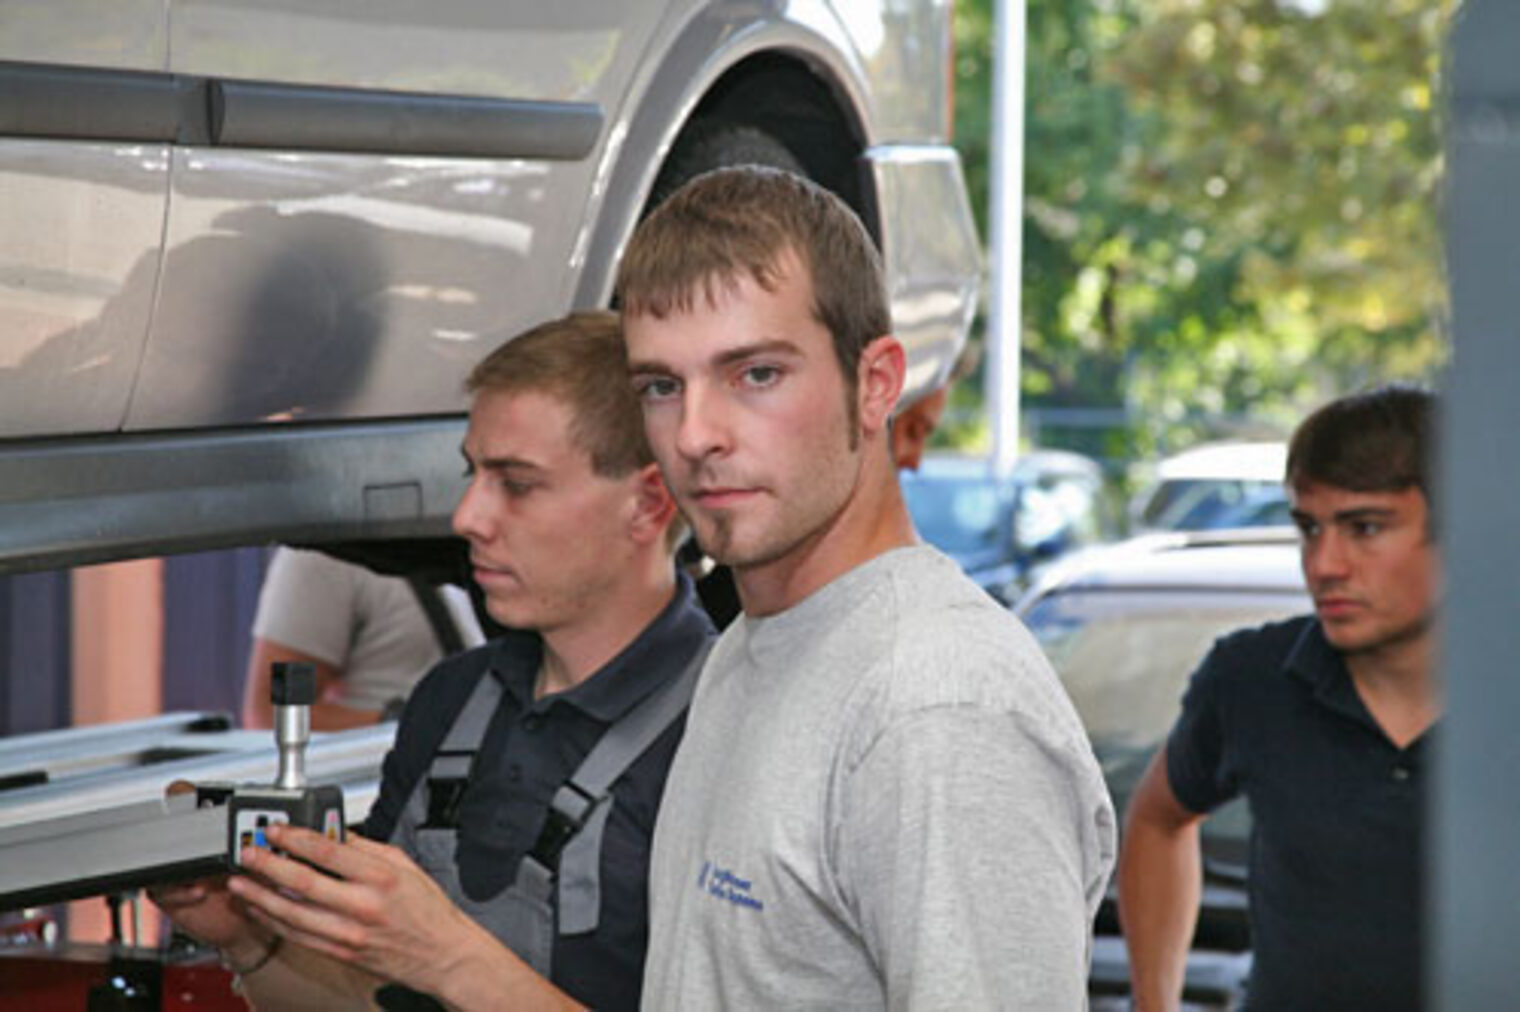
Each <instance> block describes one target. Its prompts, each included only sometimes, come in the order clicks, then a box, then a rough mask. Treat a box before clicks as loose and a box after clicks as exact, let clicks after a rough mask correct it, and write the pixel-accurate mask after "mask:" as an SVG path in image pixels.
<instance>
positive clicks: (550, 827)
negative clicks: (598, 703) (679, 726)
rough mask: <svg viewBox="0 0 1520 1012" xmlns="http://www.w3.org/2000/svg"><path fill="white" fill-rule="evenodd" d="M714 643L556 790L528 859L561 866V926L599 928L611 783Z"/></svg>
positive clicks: (655, 733) (686, 695)
mask: <svg viewBox="0 0 1520 1012" xmlns="http://www.w3.org/2000/svg"><path fill="white" fill-rule="evenodd" d="M712 643H713V641H712V640H705V641H704V642H703V643H702V646H701V647H699V648H698V649H697V652H696V653H695V654H694V655H693V656H692V658H691V660H690V661H688V662H687V664H686V667H685V669H684V670H682V672H681V673H680V674H679V675H677V676H676V677H675V678H673V679H671V680H670V681H669V682H667V683H665V684H664V685H663V686H661V687H660V688H658V689H656V690H655V691H654V692H653V693H651V694H650V696H649V697H648V698H647V699H645V700H644V701H643V702H641V703H640V704H639V705H638V706H637V707H635V708H634V709H633V710H632V711H631V712H629V713H627V714H625V715H624V716H623V718H622V719H621V720H619V721H618V722H617V723H615V724H613V725H612V726H611V727H609V728H608V729H607V730H606V732H605V733H603V735H602V737H601V739H600V740H599V741H597V743H596V746H595V747H594V748H592V750H591V752H590V753H589V754H588V755H587V756H586V758H585V759H584V760H583V761H582V762H581V764H580V766H579V767H578V768H577V769H576V771H575V772H574V773H573V774H571V776H570V779H569V780H568V781H566V782H565V784H564V785H563V786H561V787H560V789H559V790H558V792H556V793H555V795H554V800H553V802H552V803H551V805H550V807H549V815H548V818H547V819H546V820H545V822H544V829H543V831H542V832H541V833H540V834H539V838H538V843H537V844H535V845H534V847H533V852H532V853H531V854H529V855H528V857H526V858H524V860H525V861H527V860H533V861H536V862H537V863H539V864H541V865H543V866H544V867H545V868H547V869H550V870H557V871H558V903H557V904H556V907H557V909H558V913H559V931H560V934H565V935H573V934H581V933H583V932H587V931H593V930H595V928H596V926H597V922H598V920H599V915H600V911H601V854H602V832H603V830H604V829H605V828H606V825H607V815H608V813H609V812H610V811H611V809H612V804H611V796H610V794H609V790H610V788H611V787H612V785H613V784H614V783H615V782H616V781H617V779H618V778H619V777H621V776H622V775H623V773H624V772H625V771H627V769H628V768H629V767H630V766H632V765H633V764H634V763H635V762H636V761H638V758H639V757H640V756H641V755H643V754H644V753H645V752H646V751H648V750H649V746H651V745H653V744H654V742H655V739H657V738H658V737H660V735H661V734H663V733H664V732H665V730H666V729H667V728H669V727H670V726H671V725H672V724H673V723H675V721H676V719H677V718H679V717H680V716H681V713H682V712H683V711H684V710H685V709H686V707H687V705H688V704H689V703H690V702H691V695H692V692H693V691H694V690H695V689H696V685H697V676H698V675H700V674H701V672H702V664H703V662H705V661H706V660H707V654H708V651H709V650H710V649H711V648H712Z"/></svg>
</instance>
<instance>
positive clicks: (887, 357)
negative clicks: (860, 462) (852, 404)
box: [856, 334, 907, 435]
mask: <svg viewBox="0 0 1520 1012" xmlns="http://www.w3.org/2000/svg"><path fill="white" fill-rule="evenodd" d="M906 375H907V358H906V356H905V355H904V354H903V347H902V344H901V342H899V341H898V340H897V338H895V337H893V336H892V335H890V334H885V335H883V336H881V337H878V338H876V339H875V340H874V341H872V342H871V343H870V344H868V345H866V346H865V348H863V349H862V350H861V352H860V364H859V366H858V367H857V369H856V397H857V398H858V407H859V409H860V427H861V430H862V431H863V432H865V433H866V434H867V435H871V434H874V433H876V432H880V431H881V430H882V429H885V428H886V427H887V419H889V418H891V417H892V409H893V408H895V407H896V406H897V398H898V396H899V395H900V394H901V393H902V388H903V378H904V377H905V376H906Z"/></svg>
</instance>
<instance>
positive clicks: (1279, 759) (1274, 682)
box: [1166, 616, 1431, 1010]
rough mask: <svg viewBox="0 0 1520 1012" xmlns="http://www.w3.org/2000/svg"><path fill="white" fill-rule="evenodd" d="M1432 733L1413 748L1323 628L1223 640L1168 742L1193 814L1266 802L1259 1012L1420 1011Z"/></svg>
mask: <svg viewBox="0 0 1520 1012" xmlns="http://www.w3.org/2000/svg"><path fill="white" fill-rule="evenodd" d="M1430 738H1431V735H1430V734H1429V733H1427V734H1426V735H1424V736H1423V737H1422V738H1420V739H1419V740H1418V741H1415V742H1414V743H1412V744H1411V745H1410V746H1409V747H1408V748H1404V749H1400V748H1398V747H1397V746H1395V745H1394V744H1393V742H1391V741H1390V740H1389V739H1388V738H1387V736H1386V735H1384V734H1383V731H1382V729H1381V728H1379V727H1378V725H1377V722H1376V721H1375V720H1373V718H1372V715H1371V714H1370V713H1369V712H1368V710H1367V708H1366V706H1364V705H1363V703H1362V700H1361V697H1360V696H1358V695H1357V692H1356V689H1355V687H1354V686H1353V684H1352V682H1351V676H1350V674H1349V672H1348V671H1347V670H1346V665H1345V662H1344V661H1343V660H1342V658H1341V655H1340V654H1339V653H1338V652H1337V651H1336V650H1335V648H1333V647H1332V646H1331V645H1330V643H1329V642H1328V641H1327V640H1326V639H1325V637H1324V633H1323V632H1322V631H1321V629H1320V625H1319V622H1318V621H1317V620H1316V619H1314V618H1313V617H1308V616H1306V617H1302V618H1296V619H1292V620H1290V621H1287V622H1281V623H1276V624H1272V625H1267V626H1263V627H1262V628H1260V629H1254V630H1247V631H1243V632H1238V633H1235V634H1233V635H1230V636H1227V637H1224V638H1223V639H1221V640H1219V641H1218V642H1217V643H1215V645H1214V648H1213V650H1212V651H1210V653H1209V655H1208V656H1207V657H1206V658H1205V659H1204V661H1203V663H1202V665H1200V667H1199V668H1198V670H1197V672H1195V673H1194V675H1193V680H1192V684H1191V685H1190V686H1189V688H1188V690H1187V694H1186V696H1185V697H1184V699H1183V704H1182V716H1181V718H1180V719H1179V720H1178V722H1177V724H1176V726H1175V727H1174V728H1173V729H1172V732H1171V735H1170V737H1168V739H1167V745H1166V748H1167V776H1168V779H1169V780H1170V782H1171V787H1172V791H1173V793H1175V794H1176V795H1177V798H1178V800H1180V801H1181V802H1182V803H1183V804H1184V805H1186V806H1187V807H1188V808H1189V809H1191V810H1193V811H1195V812H1207V811H1210V810H1212V809H1214V808H1215V807H1217V806H1219V805H1220V804H1223V803H1224V802H1225V801H1228V800H1229V799H1231V798H1233V797H1235V796H1236V795H1238V794H1243V795H1245V796H1246V798H1247V799H1248V801H1249V803H1250V806H1251V816H1252V828H1251V858H1250V868H1249V895H1250V921H1251V936H1252V949H1253V951H1254V964H1253V968H1252V973H1251V980H1250V998H1249V1003H1248V1004H1249V1007H1250V1008H1252V1009H1337V1010H1355V1009H1378V1010H1397V1009H1417V1008H1419V1007H1420V1005H1421V993H1420V986H1421V974H1420V960H1421V952H1420V937H1421V930H1420V929H1421V917H1420V896H1421V871H1422V846H1421V844H1422V839H1421V837H1422V829H1421V825H1422V823H1421V814H1422V813H1421V809H1422V804H1423V795H1424V785H1425V779H1426V777H1427V776H1428V774H1429V770H1428V768H1427V756H1428V748H1429V746H1428V745H1427V741H1428V740H1429V739H1430Z"/></svg>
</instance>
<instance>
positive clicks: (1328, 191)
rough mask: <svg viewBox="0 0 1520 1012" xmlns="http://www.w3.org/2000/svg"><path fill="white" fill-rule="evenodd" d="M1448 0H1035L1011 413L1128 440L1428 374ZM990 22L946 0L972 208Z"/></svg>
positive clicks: (1133, 447)
mask: <svg viewBox="0 0 1520 1012" xmlns="http://www.w3.org/2000/svg"><path fill="white" fill-rule="evenodd" d="M1451 6H1452V4H1451V2H1449V0H1028V26H1029V28H1028V31H1029V42H1028V53H1027V66H1026V92H1027V99H1028V108H1027V111H1026V131H1025V165H1026V170H1025V171H1026V179H1025V198H1024V199H1025V220H1024V267H1023V269H1024V288H1023V384H1024V397H1025V401H1026V408H1033V409H1036V410H1038V409H1042V408H1043V409H1049V408H1053V407H1068V408H1070V407H1080V408H1088V409H1092V408H1112V409H1117V410H1116V411H1115V414H1120V413H1121V412H1122V417H1127V418H1129V419H1131V420H1132V421H1131V424H1130V425H1129V426H1127V427H1125V428H1121V429H1119V430H1116V431H1111V432H1108V433H1106V434H1105V435H1103V436H1102V437H1101V438H1100V439H1099V441H1097V442H1094V440H1092V439H1085V440H1084V439H1079V438H1068V439H1060V440H1051V441H1052V442H1055V441H1059V442H1063V443H1066V444H1068V445H1074V446H1077V447H1078V448H1081V449H1086V450H1089V451H1090V452H1097V453H1100V454H1101V455H1104V456H1110V457H1128V456H1131V455H1132V454H1133V453H1134V452H1146V451H1150V450H1154V449H1155V448H1156V446H1157V443H1158V442H1162V443H1167V444H1175V443H1177V442H1182V441H1186V440H1188V439H1189V438H1193V437H1197V436H1199V435H1209V434H1220V430H1219V429H1218V420H1219V419H1221V418H1235V419H1238V418H1250V419H1254V420H1256V421H1257V422H1259V423H1261V424H1264V425H1265V426H1267V427H1268V428H1273V427H1275V428H1285V427H1286V426H1288V425H1290V424H1291V423H1292V421H1293V420H1295V419H1296V418H1297V417H1299V416H1300V415H1301V414H1302V413H1303V412H1304V411H1305V410H1307V408H1309V407H1310V406H1312V405H1313V404H1314V403H1316V402H1318V401H1319V400H1321V399H1323V398H1325V397H1327V396H1330V395H1333V394H1335V393H1338V392H1341V391H1345V390H1349V389H1354V388H1356V387H1359V386H1363V385H1365V384H1367V383H1369V382H1373V381H1378V380H1385V379H1393V378H1418V379H1430V378H1432V377H1433V375H1434V373H1435V371H1436V370H1438V369H1439V368H1440V365H1441V363H1442V361H1443V359H1444V355H1445V349H1446V341H1445V339H1444V336H1443V322H1444V315H1445V310H1444V286H1443V282H1442V277H1443V263H1442V258H1441V250H1440V243H1439V227H1438V225H1439V209H1438V203H1439V189H1438V188H1439V181H1440V140H1439V121H1438V116H1437V111H1438V109H1439V100H1438V95H1437V91H1436V84H1435V82H1436V81H1437V75H1438V71H1439V65H1438V63H1439V55H1440V45H1441V39H1442V37H1443V32H1444V28H1445V25H1446V22H1447V20H1448V15H1449V12H1450V8H1451ZM992 18H993V0H960V3H959V5H958V7H957V47H958V48H957V53H958V57H957V122H956V130H957V134H956V137H957V144H958V145H959V146H960V149H961V152H962V157H963V158H964V159H965V162H966V165H967V178H968V182H969V183H970V185H971V187H972V191H973V201H974V203H975V206H976V207H977V209H978V214H979V216H981V220H982V223H983V224H984V225H985V207H986V185H987V170H986V165H987V158H988V140H989V137H990V95H991V84H992V66H991V59H992V53H991V39H992V29H993V25H992ZM984 234H986V233H985V232H984Z"/></svg>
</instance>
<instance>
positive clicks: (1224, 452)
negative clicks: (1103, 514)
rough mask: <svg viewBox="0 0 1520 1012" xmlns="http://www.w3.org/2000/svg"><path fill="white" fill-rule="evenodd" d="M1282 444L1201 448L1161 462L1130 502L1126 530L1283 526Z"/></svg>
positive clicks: (1285, 512)
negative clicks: (1132, 501) (1132, 502)
mask: <svg viewBox="0 0 1520 1012" xmlns="http://www.w3.org/2000/svg"><path fill="white" fill-rule="evenodd" d="M1287 459H1288V447H1287V444H1286V443H1283V442H1280V441H1278V442H1221V443H1206V444H1204V445H1201V446H1196V447H1194V448H1192V449H1191V450H1186V451H1184V452H1182V453H1179V454H1176V455H1174V456H1171V457H1167V458H1166V459H1164V460H1162V461H1161V462H1160V463H1159V464H1158V465H1157V466H1156V473H1155V476H1154V477H1153V478H1152V479H1151V481H1149V482H1148V483H1147V484H1146V486H1145V488H1144V489H1143V491H1142V492H1141V493H1140V494H1139V495H1138V496H1137V497H1136V498H1135V501H1134V504H1133V507H1132V509H1131V515H1130V523H1131V528H1132V529H1133V530H1134V531H1135V532H1137V533H1139V532H1144V531H1198V530H1217V529H1227V528H1237V527H1262V526H1271V525H1275V524H1286V523H1288V522H1289V516H1288V499H1287V493H1286V491H1285V490H1284V488H1283V471H1284V469H1285V467H1286V464H1287Z"/></svg>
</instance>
